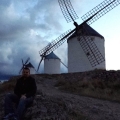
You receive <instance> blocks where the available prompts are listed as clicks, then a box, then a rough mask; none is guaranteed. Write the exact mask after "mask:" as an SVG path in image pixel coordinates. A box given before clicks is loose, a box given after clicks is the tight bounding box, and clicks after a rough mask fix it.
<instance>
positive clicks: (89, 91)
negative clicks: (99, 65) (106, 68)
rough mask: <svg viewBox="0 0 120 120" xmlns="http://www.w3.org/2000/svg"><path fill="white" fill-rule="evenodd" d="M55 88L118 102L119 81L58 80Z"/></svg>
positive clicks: (119, 97) (119, 96)
mask: <svg viewBox="0 0 120 120" xmlns="http://www.w3.org/2000/svg"><path fill="white" fill-rule="evenodd" d="M55 86H56V87H58V88H59V89H61V90H64V91H66V92H72V93H74V94H79V95H83V96H90V97H94V98H99V99H105V100H111V101H117V102H120V80H114V81H109V80H108V81H103V80H101V79H92V80H86V79H83V80H76V81H69V80H66V79H60V80H58V82H57V84H56V85H55Z"/></svg>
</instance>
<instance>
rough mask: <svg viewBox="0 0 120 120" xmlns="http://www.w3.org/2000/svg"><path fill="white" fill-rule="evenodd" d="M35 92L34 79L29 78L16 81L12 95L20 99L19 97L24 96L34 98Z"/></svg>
mask: <svg viewBox="0 0 120 120" xmlns="http://www.w3.org/2000/svg"><path fill="white" fill-rule="evenodd" d="M36 91H37V86H36V83H35V79H34V78H32V77H31V76H29V77H28V78H26V79H25V80H24V78H23V77H21V78H19V79H18V80H17V83H16V86H15V88H14V93H15V94H16V95H17V96H18V97H19V98H20V97H21V95H23V94H25V95H26V97H27V98H28V97H32V96H33V97H34V96H35V94H36Z"/></svg>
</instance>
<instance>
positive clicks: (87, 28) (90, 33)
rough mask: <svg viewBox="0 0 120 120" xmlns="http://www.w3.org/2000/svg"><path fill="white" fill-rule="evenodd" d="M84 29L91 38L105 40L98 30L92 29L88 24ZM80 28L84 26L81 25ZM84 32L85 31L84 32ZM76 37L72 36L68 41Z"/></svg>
mask: <svg viewBox="0 0 120 120" xmlns="http://www.w3.org/2000/svg"><path fill="white" fill-rule="evenodd" d="M84 27H85V29H86V31H87V32H88V33H89V35H90V36H96V37H100V38H103V39H104V37H103V36H102V35H101V34H99V33H98V32H97V31H96V30H94V29H93V28H92V27H90V26H89V25H88V24H87V23H85V24H84ZM79 28H80V29H82V26H81V25H79ZM82 30H83V29H82ZM83 32H84V30H83ZM74 37H76V33H74V34H72V35H71V36H70V37H69V38H68V40H69V39H71V38H74Z"/></svg>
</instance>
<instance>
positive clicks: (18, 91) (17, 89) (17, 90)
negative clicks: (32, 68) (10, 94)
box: [14, 79, 21, 97]
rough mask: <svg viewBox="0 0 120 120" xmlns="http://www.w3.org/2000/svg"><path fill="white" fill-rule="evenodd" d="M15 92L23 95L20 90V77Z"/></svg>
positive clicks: (19, 95)
mask: <svg viewBox="0 0 120 120" xmlns="http://www.w3.org/2000/svg"><path fill="white" fill-rule="evenodd" d="M14 93H15V94H16V95H17V96H18V97H21V92H20V79H18V80H17V83H16V85H15V87H14Z"/></svg>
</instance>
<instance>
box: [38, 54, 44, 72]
mask: <svg viewBox="0 0 120 120" xmlns="http://www.w3.org/2000/svg"><path fill="white" fill-rule="evenodd" d="M42 60H43V56H42V58H41V60H40V62H39V65H38V68H37V72H38V70H39V68H40V64H41V62H42Z"/></svg>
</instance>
